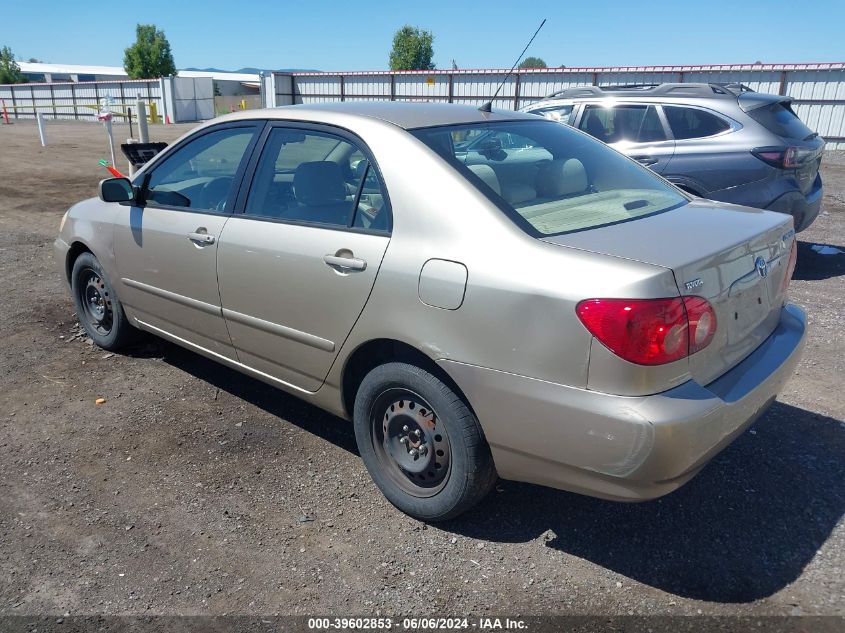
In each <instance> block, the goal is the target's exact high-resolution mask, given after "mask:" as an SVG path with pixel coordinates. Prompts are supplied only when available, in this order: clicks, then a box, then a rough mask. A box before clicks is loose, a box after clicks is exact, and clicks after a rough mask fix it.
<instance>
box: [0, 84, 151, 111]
mask: <svg viewBox="0 0 845 633" xmlns="http://www.w3.org/2000/svg"><path fill="white" fill-rule="evenodd" d="M104 97H111V98H112V101H113V103H114V109H115V111H116V112H120V111H124V110H125V109H126V108H127V107H132V108H134V106H135V101H136V100H137V99H139V98H140V99H143V100H144V101H145V102H146V103H148V104H149V103H155V104H156V105H157V108H158V111H159V113H161V112H162V111H163V108H162V103H161V82H160V81H159V80H158V79H153V80H139V81H129V80H127V81H86V82H80V83H50V84H45V83H34V84H4V85H0V99H2V100H3V102H4V104H5V107H6V111H7V112H8V116H9V118H10V119H34V118H35V114H36V112H43V113H44V116H45V117H46V118H48V119H76V120H91V121H93V120H94V119H95V118H96V116H97V112H98V110H99V105H100V100H101V99H103V98H104Z"/></svg>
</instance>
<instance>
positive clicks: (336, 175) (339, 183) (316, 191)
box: [293, 160, 346, 205]
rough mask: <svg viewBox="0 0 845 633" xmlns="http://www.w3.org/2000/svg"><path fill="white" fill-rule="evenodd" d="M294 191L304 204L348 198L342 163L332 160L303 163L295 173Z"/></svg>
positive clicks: (325, 202) (327, 202)
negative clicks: (341, 168) (341, 169)
mask: <svg viewBox="0 0 845 633" xmlns="http://www.w3.org/2000/svg"><path fill="white" fill-rule="evenodd" d="M293 193H294V195H295V196H296V200H297V202H301V203H302V204H309V205H316V204H331V203H333V202H341V201H343V200H345V199H346V184H345V183H344V182H343V173H342V172H341V171H340V165H338V164H337V163H333V162H331V161H330V160H317V161H313V162H310V163H302V164H301V165H300V166H299V167H297V168H296V172H294V174H293Z"/></svg>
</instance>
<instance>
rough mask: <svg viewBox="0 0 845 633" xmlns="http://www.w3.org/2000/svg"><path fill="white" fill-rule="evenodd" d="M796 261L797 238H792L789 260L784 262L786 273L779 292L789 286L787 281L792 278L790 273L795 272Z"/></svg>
mask: <svg viewBox="0 0 845 633" xmlns="http://www.w3.org/2000/svg"><path fill="white" fill-rule="evenodd" d="M797 263H798V240H792V248H791V249H789V262H788V263H787V264H786V275H785V276H784V278H783V283H782V284H781V287H780V290H781V292H782V293H783V292H786V290H787V288H789V282H790V281H791V280H792V274H793V273H794V272H795V264H797Z"/></svg>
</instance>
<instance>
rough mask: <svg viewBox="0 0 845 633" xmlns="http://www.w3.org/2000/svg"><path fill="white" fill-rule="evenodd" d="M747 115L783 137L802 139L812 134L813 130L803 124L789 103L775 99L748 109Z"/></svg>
mask: <svg viewBox="0 0 845 633" xmlns="http://www.w3.org/2000/svg"><path fill="white" fill-rule="evenodd" d="M748 116H750V117H751V118H752V119H754V120H755V121H757V123H759V124H760V125H762V126H763V127H764V128H766V129H767V130H769V132H773V133H775V134H777V135H778V136H781V137H783V138H789V139H795V140H803V139H806V138H807V137H808V136H812V135H813V131H812V130H811V129H810V128H808V127H807V126H806V125H804V123H803V121H801V119H799V118H798V115H797V114H795V112H793V111H792V106H790V105H789V103H784V102H782V101H776V102H775V103H772V104H770V105H767V106H763V107H762V108H756V109H754V110H749V112H748Z"/></svg>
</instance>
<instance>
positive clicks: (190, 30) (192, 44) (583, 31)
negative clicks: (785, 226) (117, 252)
mask: <svg viewBox="0 0 845 633" xmlns="http://www.w3.org/2000/svg"><path fill="white" fill-rule="evenodd" d="M4 5H5V6H4V7H3V9H2V11H0V46H4V45H5V46H9V47H11V48H12V51H13V52H14V53H15V55H16V56H18V57H21V58H23V59H28V58H30V57H35V58H38V59H40V60H42V61H47V62H52V63H58V64H61V63H65V64H90V65H104V66H122V65H123V50H124V49H125V48H126V47H127V46H129V45H130V44H131V43H132V41H134V31H135V24H136V23H139V22H140V23H144V24H149V23H152V24H155V25H156V26H157V27H158V28H160V29H162V30H164V32H165V34H166V35H167V38H168V40H169V41H170V44H171V47H172V49H173V55H174V59H175V61H176V66H177V67H178V68H190V67H196V68H207V67H215V68H220V69H224V70H236V69H239V68H242V67H257V68H267V69H278V68H308V69H318V70H380V69H386V68H387V66H388V53H389V51H390V46H391V42H392V38H393V33H394V32H395V31H396V30H397V29H399V28H400V27H402V26H403V25H405V24H410V25H412V26H417V27H420V28H423V29H427V30H430V31H431V32H432V33H433V34H434V62H435V63H436V65H437V67H438V68H451V65H452V60H453V59H454V60H455V62H456V63H457V65H458V67H459V68H503V67H504V68H509V67H510V66H511V64H513V62H514V60H515V58H516V56H517V55H518V54H519V53H520V51H521V50H522V48H523V47H524V45H525V43H526V42H527V41H528V39H529V38H530V37H531V35H532V34H533V32H534V30H535V29H536V28H537V26H538V25H539V24H540V22H541V20H542V19H543V18H546V19H547V22H546V25H545V27H544V28H543V30H542V31H540V34H539V35H538V36H537V39H536V40H535V41H534V44H533V45H532V47H531V48H530V49H529V51H528V53H527V55H533V56H537V57H541V58H542V59H544V60H545V61H546V63H547V64H548V65H549V66H561V65H566V66H569V67H573V66H618V65H624V66H639V65H664V64H665V65H672V64H719V63H751V62H755V61H758V60H759V61H763V62H774V63H778V62H820V61H836V62H842V61H845V37H843V34H842V30H841V29H842V27H843V24H845V2H843V1H842V0H838V1H828V0H819V1H814V0H809V1H805V2H795V1H794V0H768V1H765V2H760V1H757V0H744V1H737V0H732V1H724V0H709V1H707V0H697V1H693V2H691V1H688V0H674V1H673V2H666V1H662V0H660V1H654V2H648V1H640V2H633V1H631V0H628V1H624V0H622V1H608V0H588V1H586V2H583V1H582V2H556V1H554V0H552V1H540V2H536V1H535V2H525V1H514V0H510V1H508V2H500V1H494V0H489V1H487V2H476V1H465V2H461V1H460V0H451V1H441V0H425V1H420V2H412V3H409V2H396V1H393V2H391V1H387V0H373V1H367V0H364V1H358V2H351V1H349V0H346V1H343V2H329V1H323V0H300V1H298V2H289V1H285V0H277V1H275V2H271V1H266V0H252V1H251V0H242V1H241V2H232V0H228V1H225V2H224V1H219V0H208V1H206V2H190V1H187V0H171V1H162V0H140V1H130V2H68V1H67V0H61V1H55V0H40V1H39V2H7V3H4Z"/></svg>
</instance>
